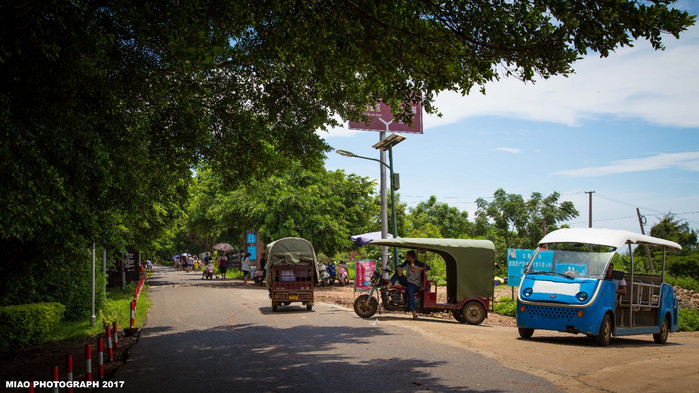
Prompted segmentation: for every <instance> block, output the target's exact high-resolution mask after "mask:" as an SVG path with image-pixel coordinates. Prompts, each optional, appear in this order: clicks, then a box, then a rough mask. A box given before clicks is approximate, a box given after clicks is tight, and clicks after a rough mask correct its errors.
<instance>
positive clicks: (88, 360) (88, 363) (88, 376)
mask: <svg viewBox="0 0 699 393" xmlns="http://www.w3.org/2000/svg"><path fill="white" fill-rule="evenodd" d="M85 380H87V381H92V348H91V347H90V344H85Z"/></svg>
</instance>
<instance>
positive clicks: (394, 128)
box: [349, 102, 422, 134]
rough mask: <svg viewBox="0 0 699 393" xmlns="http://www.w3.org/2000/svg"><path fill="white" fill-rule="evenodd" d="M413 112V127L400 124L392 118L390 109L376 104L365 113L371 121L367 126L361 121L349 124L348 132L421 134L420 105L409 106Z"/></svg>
mask: <svg viewBox="0 0 699 393" xmlns="http://www.w3.org/2000/svg"><path fill="white" fill-rule="evenodd" d="M410 107H411V110H412V111H413V119H412V120H413V125H412V126H411V125H409V124H405V123H400V122H398V121H397V120H396V119H394V117H393V113H391V107H390V106H388V105H386V104H384V103H383V102H378V103H376V105H375V106H374V107H372V108H369V110H368V111H366V112H365V114H366V115H367V116H369V119H370V120H371V121H370V122H369V124H366V123H364V122H363V121H360V122H355V121H351V122H349V128H350V130H372V131H387V132H404V133H410V134H422V104H419V103H418V104H411V105H410Z"/></svg>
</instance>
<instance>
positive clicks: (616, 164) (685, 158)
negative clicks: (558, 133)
mask: <svg viewBox="0 0 699 393" xmlns="http://www.w3.org/2000/svg"><path fill="white" fill-rule="evenodd" d="M668 168H679V169H684V170H688V171H694V172H699V152H687V153H662V154H657V155H654V156H651V157H646V158H632V159H628V160H618V161H612V162H611V163H609V164H608V165H602V166H596V167H588V168H580V169H571V170H563V171H558V172H554V173H552V175H558V176H572V177H599V176H606V175H613V174H619V173H629V172H644V171H653V170H657V169H668Z"/></svg>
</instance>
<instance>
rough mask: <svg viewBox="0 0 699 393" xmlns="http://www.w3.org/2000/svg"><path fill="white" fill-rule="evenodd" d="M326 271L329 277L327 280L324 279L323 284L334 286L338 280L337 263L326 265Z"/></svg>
mask: <svg viewBox="0 0 699 393" xmlns="http://www.w3.org/2000/svg"><path fill="white" fill-rule="evenodd" d="M325 271H326V272H327V273H328V274H327V277H326V278H325V279H323V284H325V285H333V283H334V282H335V280H337V269H336V267H335V263H334V262H332V261H330V262H328V264H327V265H325ZM321 275H322V274H321Z"/></svg>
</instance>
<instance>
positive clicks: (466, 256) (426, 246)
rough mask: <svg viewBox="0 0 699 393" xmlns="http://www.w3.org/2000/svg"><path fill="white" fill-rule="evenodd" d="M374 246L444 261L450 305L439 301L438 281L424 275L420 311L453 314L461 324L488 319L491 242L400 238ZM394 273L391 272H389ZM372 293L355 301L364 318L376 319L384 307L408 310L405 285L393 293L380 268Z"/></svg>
mask: <svg viewBox="0 0 699 393" xmlns="http://www.w3.org/2000/svg"><path fill="white" fill-rule="evenodd" d="M370 244H371V245H378V246H393V247H399V248H410V249H414V250H417V251H418V254H419V255H418V259H422V261H423V262H425V260H424V258H425V257H424V256H422V258H421V257H420V254H422V255H425V254H426V253H427V252H428V251H429V252H431V253H435V254H437V255H439V256H440V257H442V259H444V262H445V265H446V273H447V285H446V300H447V301H446V303H438V302H437V290H438V287H437V282H436V281H435V280H432V279H430V278H429V277H428V275H429V271H427V274H423V286H422V289H421V290H420V291H419V292H418V293H417V294H416V295H415V296H416V311H417V312H419V313H430V312H434V311H447V312H451V313H452V314H453V315H454V318H456V320H457V321H459V322H461V323H469V324H474V325H478V324H480V323H481V322H483V320H484V319H485V318H487V316H488V311H487V310H488V309H489V308H490V298H491V297H492V296H493V292H494V288H493V275H494V273H493V272H494V266H495V246H494V245H493V243H492V242H491V241H490V240H469V239H433V238H396V239H381V240H374V241H372V242H371V243H370ZM389 273H390V271H389ZM371 283H372V286H371V290H370V291H369V293H365V294H362V295H360V296H358V297H357V299H355V301H354V311H355V312H356V313H357V315H359V316H360V317H362V318H370V317H372V316H373V315H374V314H375V313H376V311H377V310H378V306H379V300H378V299H377V297H380V301H381V305H382V306H383V308H384V309H385V310H387V311H407V309H408V301H407V298H406V292H405V291H404V290H403V288H402V286H401V285H400V284H398V283H396V284H395V285H394V286H392V288H391V289H390V290H387V289H386V288H385V285H386V284H387V283H388V280H386V278H384V277H382V272H381V271H380V269H377V270H376V271H375V272H374V274H373V275H372V277H371Z"/></svg>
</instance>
